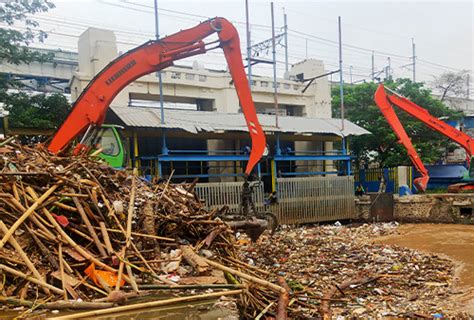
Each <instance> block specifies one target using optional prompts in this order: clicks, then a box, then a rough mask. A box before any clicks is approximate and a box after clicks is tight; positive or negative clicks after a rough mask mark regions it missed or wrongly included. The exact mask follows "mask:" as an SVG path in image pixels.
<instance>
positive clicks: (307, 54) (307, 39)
mask: <svg viewBox="0 0 474 320" xmlns="http://www.w3.org/2000/svg"><path fill="white" fill-rule="evenodd" d="M305 40H306V59H308V38H306V39H305Z"/></svg>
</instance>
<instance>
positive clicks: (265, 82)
mask: <svg viewBox="0 0 474 320" xmlns="http://www.w3.org/2000/svg"><path fill="white" fill-rule="evenodd" d="M260 85H261V86H262V87H263V88H266V87H268V82H267V81H262V82H260Z"/></svg>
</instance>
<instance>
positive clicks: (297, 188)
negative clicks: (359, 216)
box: [272, 176, 356, 224]
mask: <svg viewBox="0 0 474 320" xmlns="http://www.w3.org/2000/svg"><path fill="white" fill-rule="evenodd" d="M277 183H278V190H279V196H278V206H275V207H273V206H272V211H273V212H274V213H275V214H276V215H277V217H278V221H279V223H280V224H301V223H313V222H321V221H333V220H343V219H352V218H356V213H355V203H354V177H352V176H342V177H333V176H331V177H304V178H279V179H277Z"/></svg>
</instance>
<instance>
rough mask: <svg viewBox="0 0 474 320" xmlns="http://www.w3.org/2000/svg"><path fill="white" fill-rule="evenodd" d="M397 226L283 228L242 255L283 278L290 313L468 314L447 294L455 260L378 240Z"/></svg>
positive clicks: (331, 315)
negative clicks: (388, 244)
mask: <svg viewBox="0 0 474 320" xmlns="http://www.w3.org/2000/svg"><path fill="white" fill-rule="evenodd" d="M396 232H397V224H396V223H384V224H372V225H367V224H364V225H360V226H342V225H341V224H340V223H338V222H336V224H333V225H324V226H303V227H298V228H294V227H286V228H285V227H284V226H283V227H281V228H280V230H279V231H278V232H276V233H275V234H274V235H273V236H272V237H261V239H259V241H258V244H252V243H248V244H247V246H246V247H245V249H244V250H243V254H244V256H245V258H246V259H247V261H246V262H247V263H249V264H252V265H255V266H258V267H259V268H261V269H264V270H266V271H268V272H269V274H270V275H271V276H270V277H269V280H272V279H273V280H274V279H275V277H276V276H277V275H278V276H282V277H285V279H286V281H287V283H288V285H289V287H290V289H291V291H290V302H289V310H288V312H289V315H290V317H291V318H292V319H308V318H311V317H316V318H319V317H322V318H324V319H333V318H337V317H340V318H341V319H344V318H347V317H349V318H350V317H357V318H377V319H378V318H381V317H383V318H385V317H397V318H400V317H401V318H427V319H432V318H436V317H438V318H439V317H443V318H444V317H455V318H465V319H469V317H468V315H467V314H463V313H461V312H459V310H462V308H461V309H460V308H459V306H456V305H455V304H454V303H453V302H452V301H451V302H450V300H449V297H450V296H452V295H453V293H455V291H456V289H454V288H453V279H454V275H453V269H454V268H453V263H452V262H451V261H449V260H447V259H446V258H443V257H440V256H437V255H434V254H425V253H420V252H418V251H415V250H411V249H406V248H400V247H394V246H387V245H382V244H375V243H374V242H373V239H374V238H375V237H377V236H381V235H389V234H392V233H396ZM241 241H242V240H241Z"/></svg>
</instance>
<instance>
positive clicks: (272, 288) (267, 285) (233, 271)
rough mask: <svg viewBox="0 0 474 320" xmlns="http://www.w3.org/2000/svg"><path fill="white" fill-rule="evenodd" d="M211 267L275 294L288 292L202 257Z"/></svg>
mask: <svg viewBox="0 0 474 320" xmlns="http://www.w3.org/2000/svg"><path fill="white" fill-rule="evenodd" d="M202 258H203V259H204V260H205V261H206V262H207V263H208V264H209V265H211V266H213V267H216V268H217V269H219V270H222V271H226V272H229V273H231V274H233V275H236V276H239V277H241V278H243V279H245V280H248V281H250V282H253V283H256V284H259V285H261V286H263V287H265V288H269V289H271V290H273V291H275V292H278V293H285V292H286V290H285V289H284V288H282V287H280V286H278V285H276V284H274V283H271V282H269V281H266V280H263V279H260V278H256V277H254V276H251V275H248V274H246V273H243V272H241V271H238V270H235V269H232V268H229V267H226V266H223V265H222V264H220V263H217V262H215V261H212V260H209V259H206V258H204V257H202Z"/></svg>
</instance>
